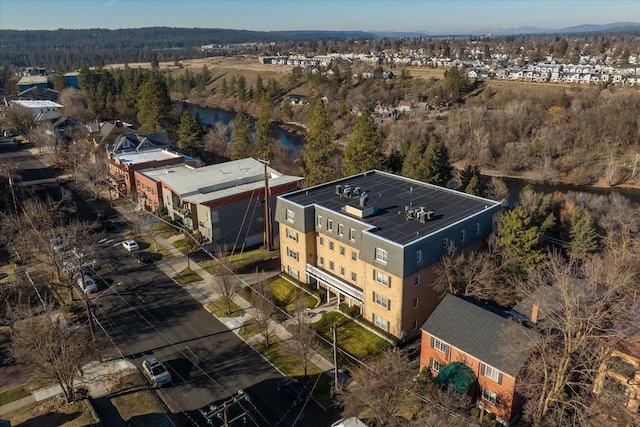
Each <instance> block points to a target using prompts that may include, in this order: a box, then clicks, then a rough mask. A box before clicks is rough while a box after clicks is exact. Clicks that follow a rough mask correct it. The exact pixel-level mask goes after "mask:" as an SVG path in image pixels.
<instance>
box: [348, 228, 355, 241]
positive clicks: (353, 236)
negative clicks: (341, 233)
mask: <svg viewBox="0 0 640 427" xmlns="http://www.w3.org/2000/svg"><path fill="white" fill-rule="evenodd" d="M349 240H356V229H355V228H352V229H350V230H349Z"/></svg>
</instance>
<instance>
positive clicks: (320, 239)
mask: <svg viewBox="0 0 640 427" xmlns="http://www.w3.org/2000/svg"><path fill="white" fill-rule="evenodd" d="M318 244H319V245H320V246H324V237H319V238H318Z"/></svg>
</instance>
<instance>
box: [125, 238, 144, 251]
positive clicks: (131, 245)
mask: <svg viewBox="0 0 640 427" xmlns="http://www.w3.org/2000/svg"><path fill="white" fill-rule="evenodd" d="M122 246H124V248H125V249H126V250H128V251H129V252H133V251H137V250H138V249H140V246H138V244H137V243H136V241H135V240H125V241H124V242H122Z"/></svg>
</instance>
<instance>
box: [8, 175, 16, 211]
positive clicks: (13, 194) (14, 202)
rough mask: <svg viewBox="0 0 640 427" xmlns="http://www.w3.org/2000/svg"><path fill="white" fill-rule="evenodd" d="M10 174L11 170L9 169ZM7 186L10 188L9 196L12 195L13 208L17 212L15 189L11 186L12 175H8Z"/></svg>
mask: <svg viewBox="0 0 640 427" xmlns="http://www.w3.org/2000/svg"><path fill="white" fill-rule="evenodd" d="M9 173H10V174H11V171H9ZM9 188H11V196H12V197H13V209H14V210H15V212H16V214H17V213H18V203H17V202H16V190H15V188H13V177H12V176H11V175H9Z"/></svg>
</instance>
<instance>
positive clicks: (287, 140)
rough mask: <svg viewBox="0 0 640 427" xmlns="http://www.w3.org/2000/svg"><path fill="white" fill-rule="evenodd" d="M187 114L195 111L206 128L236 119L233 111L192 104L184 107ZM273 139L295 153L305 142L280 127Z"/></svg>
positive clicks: (302, 138) (298, 136)
mask: <svg viewBox="0 0 640 427" xmlns="http://www.w3.org/2000/svg"><path fill="white" fill-rule="evenodd" d="M186 107H187V110H188V111H189V114H191V115H192V116H193V115H195V113H196V111H197V112H198V114H199V115H200V122H201V123H202V124H203V125H205V126H207V125H210V126H213V125H215V124H216V123H217V122H222V123H224V124H229V122H231V121H233V120H234V119H235V118H236V113H235V112H233V111H225V110H221V109H220V108H212V107H200V106H198V105H194V104H187V105H186ZM274 137H275V138H276V139H278V140H280V141H282V143H283V144H284V145H285V146H286V147H288V148H289V149H290V150H291V151H293V152H297V151H299V150H300V149H302V147H304V144H306V140H305V139H304V136H302V135H297V134H295V133H293V132H288V131H286V130H284V129H282V128H281V127H275V129H274Z"/></svg>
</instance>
